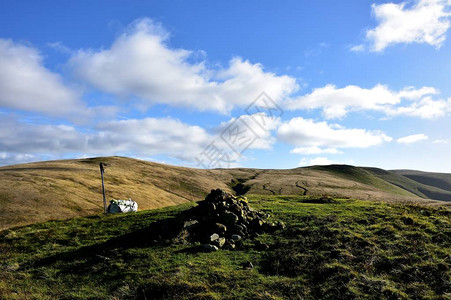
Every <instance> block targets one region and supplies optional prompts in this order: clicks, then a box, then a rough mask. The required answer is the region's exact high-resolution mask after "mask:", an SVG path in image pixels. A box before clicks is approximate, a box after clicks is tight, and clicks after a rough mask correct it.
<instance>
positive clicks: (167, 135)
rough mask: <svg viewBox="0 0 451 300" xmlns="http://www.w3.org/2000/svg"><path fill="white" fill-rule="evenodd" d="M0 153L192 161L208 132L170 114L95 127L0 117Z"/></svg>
mask: <svg viewBox="0 0 451 300" xmlns="http://www.w3.org/2000/svg"><path fill="white" fill-rule="evenodd" d="M0 126H1V127H2V128H9V129H8V130H4V131H0V153H5V159H7V158H11V155H12V154H15V155H19V154H20V155H33V156H36V157H39V156H42V155H46V156H48V155H50V156H52V157H57V158H58V157H62V156H64V155H74V154H77V153H84V154H85V155H90V156H98V155H130V156H151V155H159V154H163V155H167V156H169V157H175V158H178V159H182V160H187V161H193V159H194V157H195V156H196V155H198V154H199V153H200V152H201V151H202V150H203V148H204V147H205V146H206V145H207V144H208V143H209V142H210V140H211V139H212V136H211V135H210V134H208V133H207V132H206V131H205V130H204V129H203V128H201V127H198V126H192V125H188V124H185V123H182V122H181V121H179V120H175V119H171V118H162V119H156V118H146V119H140V120H123V121H111V122H103V123H100V124H99V125H97V127H96V129H95V130H89V131H87V132H86V131H85V130H81V129H77V128H75V127H72V126H67V125H35V124H34V125H31V124H27V123H23V122H19V121H17V120H14V119H13V118H2V119H0Z"/></svg>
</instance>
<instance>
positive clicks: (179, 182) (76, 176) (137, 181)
mask: <svg viewBox="0 0 451 300" xmlns="http://www.w3.org/2000/svg"><path fill="white" fill-rule="evenodd" d="M100 161H103V162H106V163H109V164H111V166H110V167H109V168H107V170H106V173H105V186H106V190H107V200H109V199H111V198H116V199H127V198H132V199H134V200H136V201H138V204H139V209H152V208H159V207H164V206H169V205H174V204H180V203H185V202H189V201H193V200H195V199H199V198H202V197H204V196H205V194H206V193H208V192H209V191H210V190H211V189H213V188H217V187H220V188H223V189H226V190H230V189H229V187H228V186H227V185H226V184H224V183H221V182H218V181H217V180H216V179H215V178H214V177H211V176H208V175H207V172H206V171H205V170H196V169H189V168H182V167H174V166H168V165H164V164H157V163H152V162H146V161H141V160H136V159H130V158H122V157H108V158H93V159H80V160H64V161H50V162H40V163H31V164H23V165H15V166H8V167H1V168H0V182H1V186H0V230H1V229H5V228H8V227H11V226H17V225H25V224H31V223H35V222H42V221H46V220H50V219H63V218H71V217H76V216H80V215H91V214H95V213H98V212H99V211H102V210H103V202H102V196H101V182H100V172H99V162H100Z"/></svg>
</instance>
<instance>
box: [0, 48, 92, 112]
mask: <svg viewBox="0 0 451 300" xmlns="http://www.w3.org/2000/svg"><path fill="white" fill-rule="evenodd" d="M0 106H2V107H8V108H11V109H18V110H23V111H32V112H40V113H45V114H48V115H51V116H68V115H71V114H73V113H83V110H84V108H85V107H84V105H83V103H82V102H81V101H80V100H79V94H78V93H77V92H75V91H74V90H73V89H71V88H69V87H67V86H65V85H64V83H63V80H62V78H61V76H60V75H58V74H56V73H54V72H52V71H50V70H48V69H46V68H45V67H44V66H43V61H42V56H41V54H40V53H39V52H38V51H37V50H36V49H34V48H32V47H29V46H25V45H22V44H17V43H14V42H13V41H11V40H5V39H0Z"/></svg>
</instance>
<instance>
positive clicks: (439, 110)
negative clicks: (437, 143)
mask: <svg viewBox="0 0 451 300" xmlns="http://www.w3.org/2000/svg"><path fill="white" fill-rule="evenodd" d="M438 93H439V92H438V91H437V90H436V89H435V88H433V87H427V86H425V87H421V88H418V89H416V88H414V87H406V88H404V89H401V90H399V91H392V90H390V89H389V88H388V87H387V86H386V85H381V84H377V85H376V86H374V87H373V88H371V89H365V88H362V87H359V86H355V85H348V86H346V87H344V88H337V87H336V86H335V85H332V84H328V85H326V86H324V87H322V88H316V89H314V90H313V92H311V93H310V94H307V95H304V96H301V97H298V98H296V99H291V100H287V101H286V103H285V105H286V107H287V108H288V109H292V110H296V109H318V108H321V109H322V110H323V115H324V116H325V118H327V119H335V118H343V117H345V116H346V115H347V114H348V112H350V111H359V110H374V111H380V112H383V113H385V114H386V115H388V116H396V115H406V116H414V117H420V118H423V119H431V118H435V117H440V116H444V115H445V114H446V113H447V112H448V111H450V110H451V101H450V100H448V101H446V100H434V99H432V98H431V95H436V94H438Z"/></svg>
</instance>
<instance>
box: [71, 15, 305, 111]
mask: <svg viewBox="0 0 451 300" xmlns="http://www.w3.org/2000/svg"><path fill="white" fill-rule="evenodd" d="M168 39H169V34H168V33H167V32H166V31H165V30H164V29H162V27H161V26H160V25H157V24H155V23H154V22H152V21H151V20H150V19H142V20H139V21H137V22H134V23H133V24H132V25H131V26H130V28H129V30H128V31H127V32H125V33H123V34H122V35H121V36H119V37H118V38H117V40H116V41H115V42H114V43H113V44H112V46H111V47H110V48H109V49H105V50H98V51H94V50H81V51H79V52H78V53H77V54H76V55H74V56H73V57H72V58H71V60H70V65H71V67H72V68H73V70H74V72H75V73H76V74H77V75H78V77H79V78H81V79H83V80H85V81H87V82H89V83H90V84H91V85H93V86H94V87H96V88H98V89H100V90H102V91H105V92H108V93H111V94H116V95H119V96H122V97H132V98H133V97H135V98H136V97H138V98H139V99H140V100H142V101H143V102H144V103H145V104H146V105H151V104H154V103H164V104H169V105H173V106H183V107H190V108H194V109H197V110H215V111H220V112H223V113H225V112H229V111H230V110H231V109H232V108H233V107H235V106H247V105H248V104H249V103H250V102H251V101H252V100H254V98H255V97H257V96H258V94H260V93H261V92H262V91H265V92H266V93H267V94H268V95H270V96H271V97H272V98H273V99H275V100H280V99H282V98H284V97H285V96H287V95H288V94H290V93H292V92H294V91H295V90H297V89H298V85H297V84H296V80H295V79H294V78H292V77H289V76H277V75H276V74H274V73H270V72H265V71H264V70H263V66H262V65H261V64H252V63H250V62H249V61H247V60H242V59H241V58H233V59H232V60H231V61H230V64H229V66H228V67H227V68H219V69H218V68H209V67H207V62H206V61H205V60H200V61H199V60H197V61H196V57H195V56H196V55H195V54H196V53H194V52H192V51H189V50H185V49H175V48H171V47H170V46H169V45H168Z"/></svg>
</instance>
